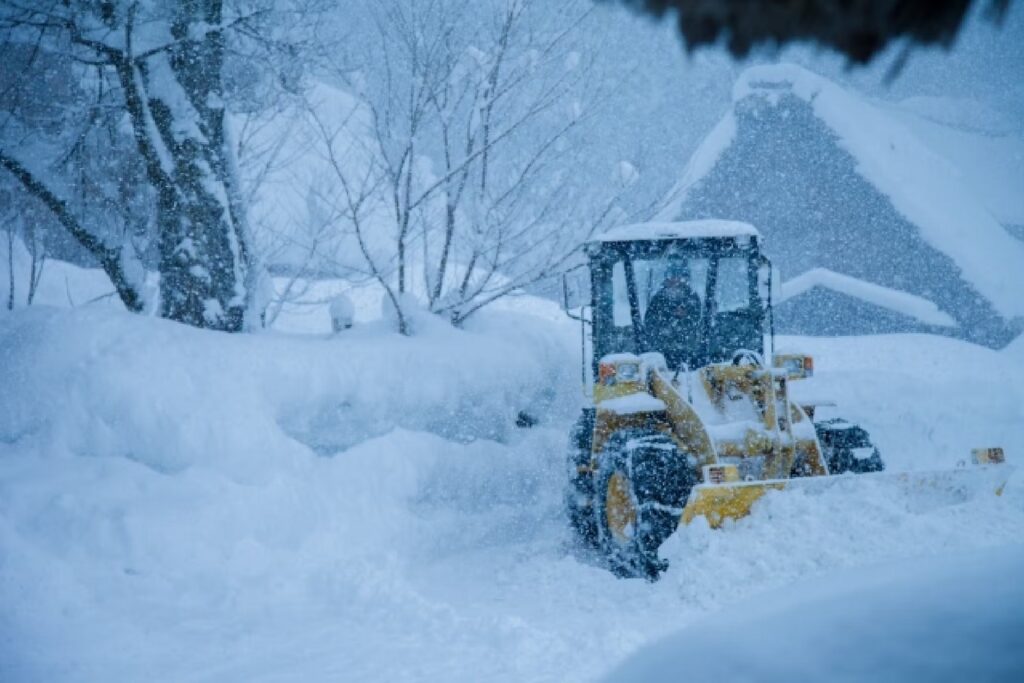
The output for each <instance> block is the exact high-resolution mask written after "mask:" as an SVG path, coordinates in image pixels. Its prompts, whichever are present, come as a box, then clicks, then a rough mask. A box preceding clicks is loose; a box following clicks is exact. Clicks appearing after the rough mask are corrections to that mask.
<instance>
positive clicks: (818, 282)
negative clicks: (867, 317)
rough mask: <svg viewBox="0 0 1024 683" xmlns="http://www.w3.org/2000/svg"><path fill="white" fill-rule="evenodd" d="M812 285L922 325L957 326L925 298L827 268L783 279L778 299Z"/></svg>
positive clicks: (796, 293)
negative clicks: (880, 308) (912, 319)
mask: <svg viewBox="0 0 1024 683" xmlns="http://www.w3.org/2000/svg"><path fill="white" fill-rule="evenodd" d="M814 287H824V288H826V289H831V290H834V291H836V292H840V293H842V294H846V295H848V296H852V297H855V298H857V299H860V300H861V301H866V302H868V303H870V304H874V305H875V306H880V307H882V308H887V309H889V310H890V311H895V312H897V313H902V314H903V315H906V316H909V317H911V318H916V319H917V320H920V321H921V322H923V323H924V324H926V325H938V326H940V327H956V326H957V322H956V320H954V319H953V318H952V317H951V316H950V315H949V314H948V313H946V312H944V311H942V310H941V309H939V307H938V306H936V305H935V304H934V303H932V302H931V301H928V299H924V298H922V297H919V296H916V295H914V294H910V293H908V292H901V291H899V290H896V289H891V288H889V287H883V286H882V285H877V284H874V283H872V282H866V281H864V280H860V279H857V278H855V277H850V276H849V275H843V274H842V273H836V272H834V271H831V270H829V269H827V268H812V269H811V270H809V271H807V272H806V273H801V274H800V275H797V276H796V277H794V278H793V279H791V280H787V281H786V282H784V283H783V284H782V296H781V297H780V300H779V303H782V302H784V301H786V300H788V299H792V298H793V297H796V296H800V295H801V294H803V293H804V292H806V291H807V290H809V289H813V288H814Z"/></svg>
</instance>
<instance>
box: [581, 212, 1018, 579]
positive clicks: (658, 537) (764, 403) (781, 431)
mask: <svg viewBox="0 0 1024 683" xmlns="http://www.w3.org/2000/svg"><path fill="white" fill-rule="evenodd" d="M761 247H762V240H761V237H760V235H759V234H758V232H757V230H756V229H755V228H754V227H753V226H751V225H749V224H746V223H741V222H735V221H722V220H703V221H690V222H684V223H646V224H639V225H631V226H625V227H621V228H616V229H613V230H612V231H610V232H608V233H606V234H604V235H603V236H601V237H600V238H598V239H597V240H595V241H593V242H591V243H589V244H587V246H586V253H587V256H588V259H589V269H590V293H591V301H590V316H589V319H584V318H585V316H584V315H583V314H584V312H585V308H586V307H581V308H580V314H581V315H580V316H574V317H579V319H580V320H581V326H583V323H584V322H586V323H589V324H590V330H591V334H590V344H589V346H590V349H591V352H590V353H589V354H587V353H585V354H584V357H585V360H584V363H585V365H589V366H590V367H589V373H588V372H587V371H586V369H585V371H584V382H585V384H590V385H592V396H591V398H592V405H591V406H590V407H587V408H585V409H584V410H583V413H582V415H581V416H580V418H579V420H578V421H577V423H576V425H575V427H574V428H573V431H572V434H571V436H570V445H569V455H568V463H567V465H568V468H567V469H568V482H567V486H566V495H565V505H566V511H567V514H568V517H569V521H570V525H571V527H572V529H573V531H574V533H575V535H576V537H577V539H578V540H579V542H580V543H582V544H584V545H586V546H590V547H591V548H593V549H595V550H597V551H598V552H599V553H600V554H601V555H602V556H603V557H604V558H606V560H607V562H608V563H609V566H610V568H611V569H612V570H613V571H614V572H615V573H617V574H619V575H621V576H642V577H646V578H649V579H654V578H656V577H657V576H658V574H659V573H660V572H661V571H662V570H663V569H664V568H665V566H666V565H665V563H664V562H663V561H661V560H659V558H658V547H659V546H660V545H661V544H662V542H663V541H665V539H667V538H668V537H669V536H670V535H671V534H672V533H673V532H674V531H675V529H676V528H677V526H678V525H679V524H680V522H683V523H690V522H692V521H693V520H694V519H696V518H698V517H703V518H705V519H706V520H707V523H708V524H709V525H710V526H711V527H713V528H718V527H720V526H722V525H723V523H725V522H726V520H729V519H738V518H740V517H743V516H744V515H747V514H748V513H749V512H750V510H751V507H752V506H753V505H754V503H755V502H756V501H757V500H758V499H759V498H760V497H761V496H763V495H764V494H765V493H766V492H767V491H769V490H773V489H783V488H786V487H790V486H793V485H794V484H796V485H807V486H810V487H812V488H813V487H815V486H821V485H822V483H823V482H825V481H828V480H835V479H844V478H843V477H829V476H828V475H830V474H831V475H835V474H840V473H843V472H853V473H858V474H860V473H878V472H881V470H883V469H884V465H883V463H882V460H881V457H880V455H879V453H878V451H877V449H875V448H874V447H873V446H872V445H871V442H870V439H869V437H868V434H867V432H866V431H865V430H864V429H863V428H861V427H860V426H857V425H853V424H850V423H847V422H844V421H842V420H830V421H823V422H819V423H818V424H815V423H814V422H813V417H814V406H811V405H799V404H798V403H797V402H795V401H794V400H792V398H791V396H790V390H789V384H790V382H793V381H796V380H800V379H803V378H805V377H808V376H810V375H811V374H812V373H813V367H814V366H813V360H812V359H811V358H810V357H808V356H804V355H799V354H775V353H774V349H773V347H774V329H773V328H774V325H773V322H772V300H773V295H772V292H773V281H777V278H775V277H773V270H772V267H771V263H770V262H769V260H768V258H767V257H766V256H765V255H764V254H762V252H761ZM566 305H567V310H568V300H567V301H566ZM585 342H586V336H585V333H584V347H585V348H586V346H587V344H586V343H585ZM588 374H589V376H590V377H591V378H592V380H591V381H588V380H587V376H588ZM975 455H976V460H977V461H978V462H980V463H982V464H998V463H1001V462H1002V459H1003V458H1002V452H1001V450H1000V449H988V450H985V451H982V452H979V453H976V454H975ZM981 469H986V468H981ZM987 469H989V470H991V468H987ZM996 469H997V472H996V475H995V477H994V478H992V477H990V479H991V480H990V481H988V480H987V483H984V485H986V486H988V485H991V487H992V488H993V489H998V488H999V487H1001V486H1002V485H1003V484H1004V483H1005V481H1006V478H1007V477H1008V474H1007V473H1006V470H1007V468H1006V467H1005V466H1003V467H998V468H996ZM864 476H869V477H878V476H884V477H889V476H894V475H887V474H865V475H864ZM895 476H897V478H898V480H899V481H898V483H900V484H901V485H903V486H906V487H909V488H914V487H920V486H924V487H946V488H949V489H951V490H954V489H955V490H959V489H957V487H959V486H960V483H959V480H958V478H957V477H952V479H953V481H949V479H950V476H949V473H938V474H929V473H917V474H915V475H913V476H910V475H906V474H902V475H895ZM805 483H806V484H805Z"/></svg>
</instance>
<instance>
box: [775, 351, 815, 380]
mask: <svg viewBox="0 0 1024 683" xmlns="http://www.w3.org/2000/svg"><path fill="white" fill-rule="evenodd" d="M772 365H774V366H775V367H777V368H782V369H783V370H785V371H786V377H788V378H789V379H804V378H805V377H813V376H814V358H812V357H811V356H806V355H804V354H800V353H787V354H776V356H775V358H773V359H772Z"/></svg>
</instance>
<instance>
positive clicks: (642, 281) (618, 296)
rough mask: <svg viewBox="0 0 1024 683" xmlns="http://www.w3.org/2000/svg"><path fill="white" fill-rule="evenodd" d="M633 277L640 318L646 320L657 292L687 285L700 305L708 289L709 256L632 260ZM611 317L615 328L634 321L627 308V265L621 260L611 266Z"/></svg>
mask: <svg viewBox="0 0 1024 683" xmlns="http://www.w3.org/2000/svg"><path fill="white" fill-rule="evenodd" d="M632 265H633V277H634V279H635V280H636V284H637V288H636V293H637V299H638V301H637V303H638V305H639V308H640V319H641V321H643V322H646V320H647V311H648V308H649V307H650V303H651V300H652V299H654V297H655V295H656V294H658V292H661V291H662V290H664V291H666V292H667V291H671V290H672V289H673V288H676V289H682V288H683V287H686V288H688V289H689V291H691V292H693V293H694V294H696V295H697V297H698V299H699V300H700V302H701V304H702V306H701V308H703V303H704V298H705V296H706V292H707V281H708V268H709V266H710V259H708V258H706V257H699V258H671V257H666V258H656V259H634V260H633V262H632ZM612 302H613V308H612V317H613V320H614V323H615V326H616V327H629V326H630V325H632V324H633V322H632V317H631V315H630V308H629V289H628V288H627V286H626V268H625V263H624V262H623V261H616V262H615V265H614V266H613V267H612Z"/></svg>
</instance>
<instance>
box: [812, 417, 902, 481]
mask: <svg viewBox="0 0 1024 683" xmlns="http://www.w3.org/2000/svg"><path fill="white" fill-rule="evenodd" d="M814 429H815V431H816V432H817V433H818V443H820V444H821V448H822V451H824V456H825V460H826V461H827V462H828V471H829V473H830V474H843V473H844V472H853V473H854V474H865V473H867V472H881V471H882V470H884V469H885V462H884V461H883V460H882V454H881V453H879V452H878V448H876V447H875V445H874V444H872V443H871V436H870V435H869V434H868V432H867V430H866V429H864V428H863V427H860V426H859V425H855V424H852V423H850V422H847V421H846V420H843V419H839V418H836V419H832V420H825V421H824V422H818V423H815V425H814ZM855 448H870V449H871V456H870V457H867V458H858V457H856V456H855V455H854V452H853V449H855Z"/></svg>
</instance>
